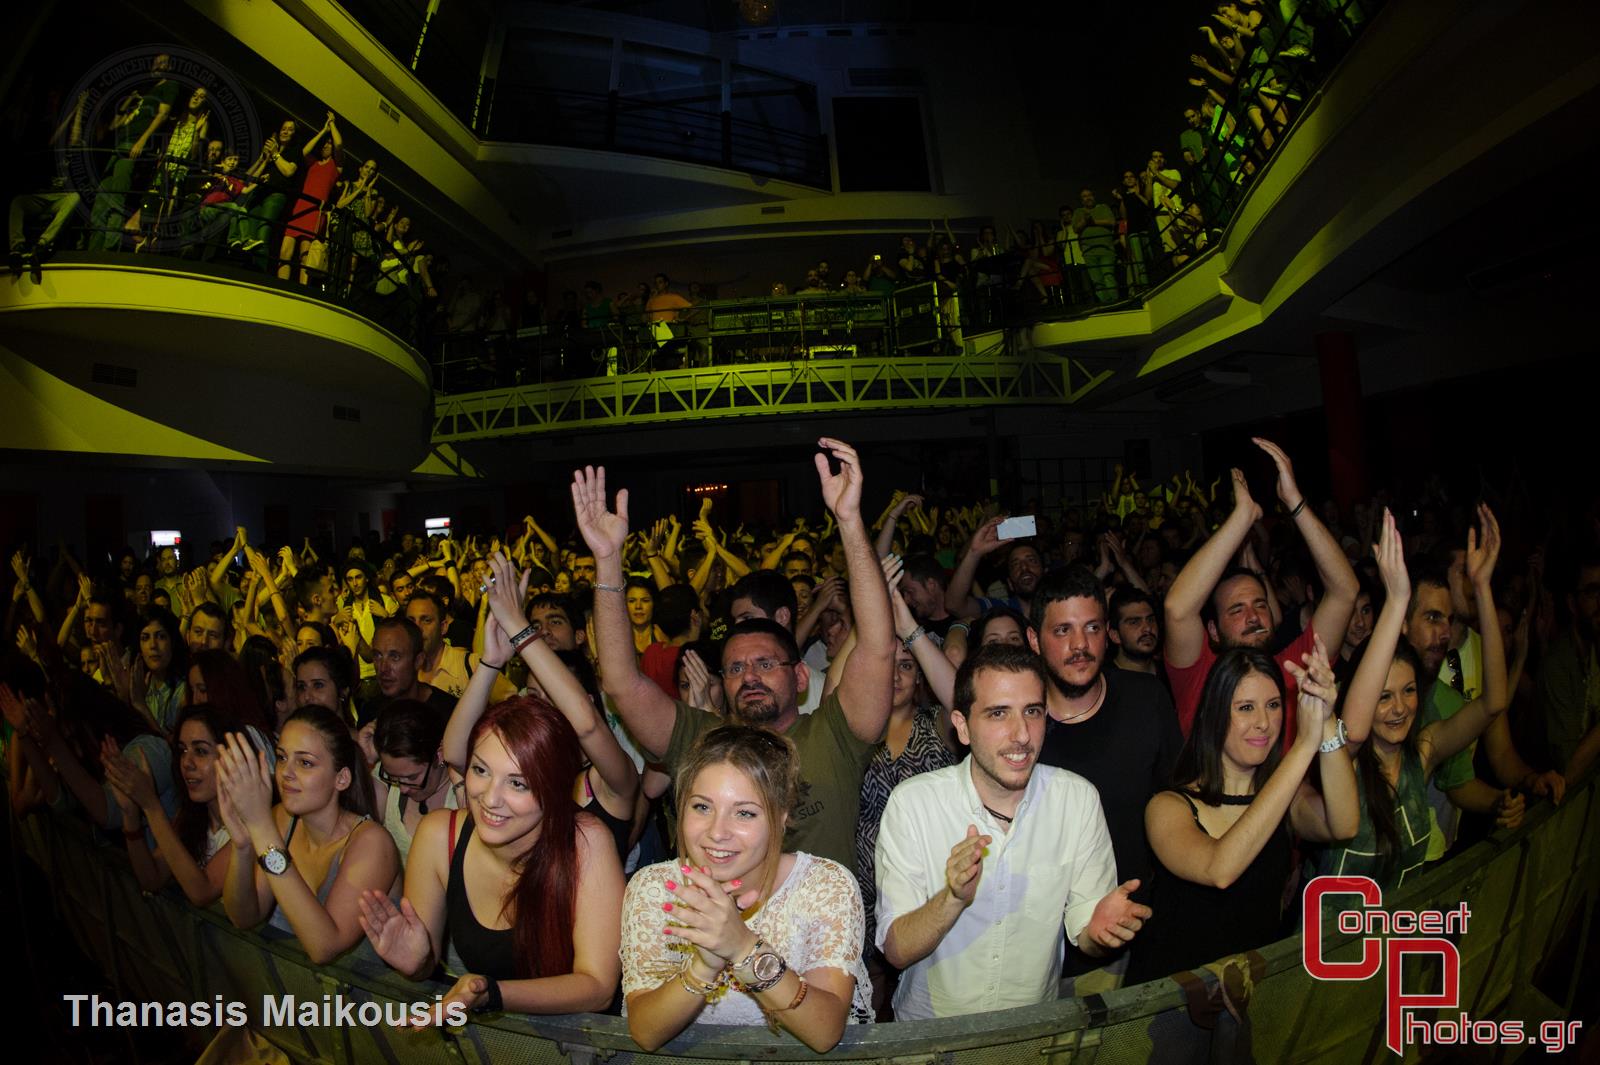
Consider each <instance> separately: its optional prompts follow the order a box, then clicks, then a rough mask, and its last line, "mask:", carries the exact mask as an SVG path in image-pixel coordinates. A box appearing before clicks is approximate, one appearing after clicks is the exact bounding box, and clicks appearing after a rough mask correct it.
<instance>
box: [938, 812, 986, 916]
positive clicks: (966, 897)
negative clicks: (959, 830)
mask: <svg viewBox="0 0 1600 1065" xmlns="http://www.w3.org/2000/svg"><path fill="white" fill-rule="evenodd" d="M993 842H994V840H993V839H992V838H991V837H989V836H985V835H980V834H979V832H978V826H977V825H968V826H967V835H966V838H964V839H963V840H962V841H961V842H960V843H957V844H956V845H955V846H954V847H951V848H950V857H949V858H948V859H947V860H946V861H945V863H944V886H945V890H946V891H948V892H950V897H951V898H953V899H955V900H956V901H957V902H959V903H960V904H961V905H962V907H963V908H965V907H967V906H970V905H972V900H973V899H975V898H977V897H978V881H979V880H980V879H982V877H983V852H984V848H986V847H987V846H989V844H991V843H993Z"/></svg>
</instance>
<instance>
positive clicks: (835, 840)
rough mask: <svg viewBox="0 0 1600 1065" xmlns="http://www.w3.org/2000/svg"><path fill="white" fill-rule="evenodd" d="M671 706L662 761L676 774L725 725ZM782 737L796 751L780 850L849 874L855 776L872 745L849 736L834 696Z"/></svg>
mask: <svg viewBox="0 0 1600 1065" xmlns="http://www.w3.org/2000/svg"><path fill="white" fill-rule="evenodd" d="M674 705H675V706H676V708H677V719H676V721H675V722H674V723H673V726H672V739H671V740H670V741H669V742H668V744H667V750H666V756H665V758H663V761H664V762H665V763H666V765H667V767H668V768H669V769H673V770H676V768H677V767H678V765H679V763H681V762H682V760H683V759H684V758H686V757H687V756H688V754H689V751H690V749H692V748H693V747H694V745H695V742H696V741H697V740H699V739H700V737H701V736H703V735H705V734H706V733H707V732H710V731H711V730H712V729H714V728H716V727H717V726H718V725H721V724H724V723H725V722H724V721H723V719H722V718H720V717H718V716H717V715H715V714H712V713H708V712H707V711H705V710H700V709H698V708H696V707H693V706H690V705H689V704H688V703H682V702H675V703H674ZM785 735H787V736H788V737H789V739H790V740H791V741H793V743H794V745H795V749H796V750H798V751H799V752H800V801H799V803H797V804H796V806H795V808H794V810H793V811H792V812H791V813H790V814H789V829H788V831H787V832H786V833H785V834H784V840H783V849H784V850H785V851H805V852H806V853H807V854H814V855H817V856H818V857H822V858H829V859H832V860H833V861H836V862H838V863H839V864H840V865H842V866H844V867H845V868H846V869H849V870H850V871H852V872H854V871H855V867H856V819H857V817H858V816H859V814H860V810H861V777H862V775H863V774H864V773H865V772H866V769H867V763H868V762H869V761H871V760H872V752H873V749H874V748H875V747H876V744H872V743H863V742H861V740H860V739H858V738H857V737H856V735H855V733H853V732H851V731H850V723H849V722H848V721H847V720H846V719H845V716H844V707H842V706H840V705H839V696H838V693H837V692H835V693H834V694H832V695H829V696H828V697H827V698H825V699H823V700H822V705H820V706H818V707H817V710H816V712H815V713H813V714H803V715H801V717H800V719H799V720H797V721H796V722H795V723H794V725H793V726H791V727H790V729H789V731H788V732H787V733H785Z"/></svg>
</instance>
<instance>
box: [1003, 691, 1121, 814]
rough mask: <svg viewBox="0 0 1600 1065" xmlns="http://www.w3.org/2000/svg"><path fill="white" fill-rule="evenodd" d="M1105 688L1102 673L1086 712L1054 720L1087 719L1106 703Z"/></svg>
mask: <svg viewBox="0 0 1600 1065" xmlns="http://www.w3.org/2000/svg"><path fill="white" fill-rule="evenodd" d="M1106 688H1107V685H1106V675H1105V674H1104V673H1102V674H1100V693H1099V694H1098V695H1096V696H1095V697H1094V702H1093V703H1092V704H1090V706H1089V708H1088V709H1087V710H1079V711H1078V712H1077V713H1076V714H1068V715H1067V716H1066V717H1061V718H1057V719H1056V720H1057V721H1059V722H1060V723H1061V724H1063V725H1065V724H1069V723H1071V722H1073V721H1077V720H1080V719H1082V718H1085V717H1088V716H1089V715H1090V714H1092V713H1094V712H1095V711H1096V710H1098V709H1100V704H1101V703H1103V702H1105V701H1106ZM984 809H986V810H987V809H988V807H984ZM989 812H990V813H993V812H994V811H993V810H990V811H989Z"/></svg>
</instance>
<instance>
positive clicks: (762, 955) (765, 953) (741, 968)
mask: <svg viewBox="0 0 1600 1065" xmlns="http://www.w3.org/2000/svg"><path fill="white" fill-rule="evenodd" d="M788 971H789V963H788V962H786V961H784V960H783V958H782V956H781V955H779V954H778V952H777V951H775V950H773V949H772V948H771V947H769V946H767V944H766V941H765V940H761V939H758V940H756V945H755V946H754V947H751V948H750V953H749V954H748V955H746V956H745V959H744V961H741V962H740V963H739V964H737V965H735V966H734V967H733V976H734V979H736V980H738V981H739V986H740V987H742V988H744V990H745V992H746V993H747V994H751V995H756V994H760V993H761V992H762V991H765V990H766V989H767V988H769V987H771V986H772V985H774V984H776V983H777V982H778V981H779V980H782V979H783V974H784V973H786V972H788Z"/></svg>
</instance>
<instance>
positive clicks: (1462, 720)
mask: <svg viewBox="0 0 1600 1065" xmlns="http://www.w3.org/2000/svg"><path fill="white" fill-rule="evenodd" d="M1479 515H1480V519H1481V521H1482V524H1483V538H1482V542H1481V543H1479V542H1478V541H1477V540H1476V538H1474V539H1472V540H1469V542H1468V547H1467V558H1466V569H1467V575H1468V576H1469V578H1471V579H1472V582H1473V585H1474V590H1475V594H1476V596H1477V601H1478V624H1479V626H1480V628H1481V631H1482V633H1483V694H1482V695H1480V696H1479V697H1478V698H1476V699H1474V700H1473V701H1472V702H1470V703H1468V704H1467V705H1466V706H1464V707H1462V708H1461V709H1460V710H1458V711H1457V712H1456V713H1454V714H1452V715H1451V716H1450V717H1448V718H1444V719H1442V720H1438V721H1433V722H1431V723H1429V724H1428V725H1426V726H1425V727H1423V728H1418V727H1417V707H1418V704H1419V702H1420V700H1419V697H1418V693H1419V691H1420V690H1421V687H1422V678H1423V676H1424V674H1423V670H1422V663H1421V661H1420V660H1419V659H1418V657H1417V653H1416V651H1414V650H1413V649H1412V647H1411V644H1410V643H1409V642H1408V641H1407V640H1405V639H1404V638H1403V637H1402V635H1401V632H1402V629H1403V627H1404V625H1405V621H1406V614H1407V612H1408V610H1409V608H1410V603H1411V576H1410V574H1409V573H1408V572H1407V571H1406V563H1405V555H1404V553H1403V551H1402V550H1401V546H1400V536H1399V534H1398V533H1397V532H1396V531H1395V527H1394V518H1393V517H1392V516H1391V515H1390V514H1389V513H1388V511H1385V512H1384V519H1383V523H1384V529H1383V534H1382V537H1381V539H1380V540H1379V543H1378V549H1377V557H1378V572H1379V574H1380V575H1381V576H1382V578H1383V585H1384V590H1385V592H1386V595H1387V597H1386V598H1385V600H1384V604H1383V609H1382V611H1380V613H1379V615H1378V623H1377V625H1376V626H1374V627H1373V630H1372V635H1371V636H1370V637H1369V638H1368V639H1367V641H1366V645H1365V647H1364V648H1363V650H1362V652H1361V654H1360V656H1359V659H1358V662H1357V665H1356V671H1355V678H1354V679H1353V680H1352V681H1351V682H1350V690H1349V692H1348V693H1347V695H1346V697H1345V703H1344V714H1345V720H1346V721H1349V720H1350V719H1352V718H1353V717H1355V716H1356V715H1358V714H1360V715H1365V716H1366V717H1367V718H1369V719H1370V720H1371V722H1372V725H1371V732H1370V735H1368V736H1366V737H1365V739H1366V742H1364V743H1363V742H1358V741H1357V740H1354V739H1353V740H1352V742H1351V743H1350V745H1349V747H1348V748H1347V750H1348V752H1349V757H1350V758H1351V759H1352V760H1353V761H1354V763H1355V768H1356V777H1357V780H1358V781H1359V784H1360V787H1359V789H1358V791H1357V796H1358V798H1359V799H1360V804H1361V806H1360V813H1361V822H1360V828H1359V830H1358V831H1357V832H1356V834H1355V838H1354V839H1351V840H1349V841H1348V842H1346V843H1343V844H1341V845H1339V846H1334V847H1328V848H1326V849H1324V850H1323V851H1321V852H1320V853H1319V854H1317V855H1316V858H1315V865H1316V869H1317V872H1318V873H1321V874H1327V875H1333V876H1369V877H1372V878H1373V879H1374V880H1376V881H1378V882H1379V883H1380V884H1382V885H1383V886H1384V887H1386V888H1388V887H1394V886H1397V885H1400V884H1403V883H1405V881H1406V878H1407V877H1408V876H1410V875H1412V874H1414V873H1416V872H1417V871H1418V870H1419V869H1421V868H1422V866H1423V864H1424V862H1426V860H1427V855H1428V836H1429V833H1430V828H1431V825H1432V821H1431V819H1430V817H1429V808H1428V781H1429V780H1430V779H1431V778H1432V777H1433V774H1434V771H1435V770H1437V769H1438V768H1439V767H1440V766H1441V765H1443V764H1444V762H1445V761H1446V760H1447V759H1449V758H1450V757H1451V756H1452V755H1454V754H1455V753H1456V752H1458V751H1461V750H1465V749H1466V747H1467V745H1468V744H1470V743H1472V741H1474V740H1476V739H1477V738H1478V737H1479V736H1480V735H1482V733H1483V731H1484V730H1485V729H1487V728H1488V727H1489V725H1490V723H1492V722H1493V721H1494V719H1495V718H1496V717H1497V716H1499V715H1500V714H1501V713H1502V712H1504V710H1505V708H1506V706H1507V705H1508V704H1509V702H1510V685H1509V682H1508V679H1507V671H1506V656H1505V639H1504V636H1503V635H1502V633H1501V630H1500V625H1499V619H1498V617H1497V615H1496V611H1495V605H1494V594H1493V590H1492V588H1491V585H1490V577H1491V576H1492V574H1493V572H1494V564H1495V560H1496V558H1497V557H1498V555H1499V551H1500V531H1499V527H1498V526H1497V525H1495V523H1494V517H1493V515H1492V514H1489V512H1488V510H1487V508H1480V511H1479ZM1520 808H1521V807H1520V803H1519V804H1518V806H1517V807H1516V809H1517V810H1518V811H1520Z"/></svg>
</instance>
